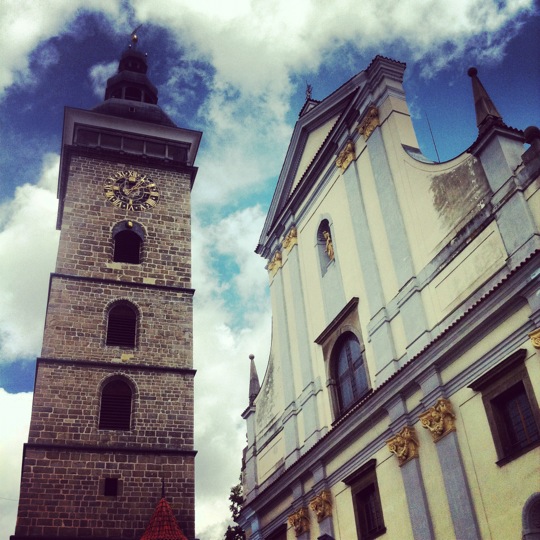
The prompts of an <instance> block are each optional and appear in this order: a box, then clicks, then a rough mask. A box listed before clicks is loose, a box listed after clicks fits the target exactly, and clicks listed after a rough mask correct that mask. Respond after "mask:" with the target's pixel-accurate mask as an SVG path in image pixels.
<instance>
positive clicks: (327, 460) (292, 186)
mask: <svg viewBox="0 0 540 540" xmlns="http://www.w3.org/2000/svg"><path fill="white" fill-rule="evenodd" d="M404 70H405V65H404V64H403V63H400V62H396V61H394V60H391V59H388V58H383V57H380V56H378V57H376V58H375V59H374V60H373V61H372V62H371V64H370V65H369V66H368V67H367V69H365V70H364V71H362V72H360V73H358V74H357V75H355V76H354V77H352V78H351V79H350V80H349V81H347V82H346V83H345V84H343V85H342V86H341V87H340V88H338V89H337V90H336V91H335V92H333V93H332V94H331V95H329V96H328V97H327V98H325V99H324V100H322V101H316V100H314V99H311V97H308V99H307V100H306V103H305V105H304V107H303V108H302V110H301V112H300V115H299V119H298V121H297V123H296V126H295V128H294V131H293V134H292V139H291V142H290V145H289V148H288V151H287V154H286V156H285V161H284V164H283V168H282V171H281V174H280V176H279V180H278V183H277V187H276V191H275V194H274V197H273V200H272V203H271V206H270V209H269V212H268V216H267V219H266V223H265V225H264V229H263V231H262V234H261V237H260V242H259V245H258V246H257V249H256V251H257V253H259V254H260V255H261V256H262V257H263V258H265V259H266V260H267V261H268V266H267V268H268V273H269V278H270V291H271V293H270V294H271V302H272V313H273V319H272V343H271V350H270V356H269V360H268V365H267V367H266V372H265V374H264V378H263V379H262V382H261V383H260V384H259V378H258V376H257V371H256V369H255V364H254V360H253V358H252V359H251V378H250V389H249V405H248V407H247V408H246V410H245V411H244V413H243V417H244V419H245V420H246V423H247V447H246V449H245V451H244V458H243V468H242V483H243V489H244V497H245V500H244V504H243V508H242V511H241V515H240V524H241V526H242V527H243V528H244V529H245V531H246V536H247V538H248V539H250V540H263V539H264V540H293V539H294V538H297V539H299V540H315V539H318V540H356V539H358V540H367V539H373V538H381V539H382V538H387V539H397V538H399V539H400V540H405V539H415V540H429V539H441V540H448V539H450V538H457V539H459V540H473V539H488V538H489V539H493V540H496V539H499V540H508V539H517V538H523V539H527V540H532V539H533V538H534V539H539V538H540V494H539V493H538V492H539V491H540V474H539V464H540V455H539V451H538V447H539V446H540V414H539V409H538V402H539V401H540V292H539V291H540V131H539V130H538V128H534V127H529V128H527V129H526V130H525V131H524V132H523V131H521V130H519V129H514V128H512V127H509V126H508V125H506V124H505V122H504V120H503V118H502V116H501V114H500V113H499V112H498V111H497V109H496V107H495V105H494V103H493V102H492V100H491V99H490V97H489V95H488V93H487V91H486V90H485V88H484V87H483V85H482V84H481V82H480V80H479V78H478V76H477V71H476V69H474V68H471V69H470V70H469V76H470V77H471V80H472V90H473V96H474V106H475V110H476V121H477V125H478V137H477V139H476V140H475V141H474V142H473V143H472V145H471V146H470V147H469V148H468V149H467V150H466V151H465V152H463V153H462V154H460V155H458V156H457V157H455V158H454V159H451V160H449V161H447V162H444V163H434V162H432V161H430V160H429V159H427V158H426V157H425V156H423V154H422V153H421V151H420V150H419V147H418V143H417V140H416V136H415V133H414V130H413V126H412V122H411V118H410V115H409V110H408V107H407V102H406V99H405V93H404V90H403V86H402V81H403V74H404ZM471 108H472V107H471ZM524 143H527V146H524Z"/></svg>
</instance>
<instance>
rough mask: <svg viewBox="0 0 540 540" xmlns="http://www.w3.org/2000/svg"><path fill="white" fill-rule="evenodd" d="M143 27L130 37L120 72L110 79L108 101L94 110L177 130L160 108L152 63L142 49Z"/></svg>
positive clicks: (106, 94) (122, 57)
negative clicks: (140, 40) (149, 75)
mask: <svg viewBox="0 0 540 540" xmlns="http://www.w3.org/2000/svg"><path fill="white" fill-rule="evenodd" d="M140 27H141V25H139V26H138V27H137V28H135V30H133V32H131V34H130V39H129V44H128V45H127V47H126V48H125V50H124V52H123V53H122V56H121V57H120V62H119V63H118V71H117V73H116V74H115V75H113V76H112V77H110V78H109V79H108V80H107V87H106V89H105V99H104V101H103V103H101V104H100V105H98V106H97V107H95V108H94V109H93V110H94V111H95V112H99V113H102V114H110V115H112V116H120V117H123V118H132V119H135V120H142V121H144V122H151V123H154V124H162V125H166V126H171V127H176V126H175V124H174V122H173V121H172V120H171V119H170V118H169V117H168V116H167V114H166V113H165V112H164V111H163V110H162V109H161V108H160V107H159V106H158V104H157V103H158V90H157V88H156V87H155V86H154V85H153V84H152V82H151V81H150V79H149V78H148V75H147V74H146V72H147V71H148V61H147V55H146V53H143V52H141V51H140V50H139V48H138V45H139V35H138V33H137V32H138V31H139V28H140Z"/></svg>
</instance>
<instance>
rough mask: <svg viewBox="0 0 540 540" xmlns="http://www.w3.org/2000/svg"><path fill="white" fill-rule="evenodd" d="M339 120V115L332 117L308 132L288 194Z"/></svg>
mask: <svg viewBox="0 0 540 540" xmlns="http://www.w3.org/2000/svg"><path fill="white" fill-rule="evenodd" d="M338 118H339V114H336V115H335V116H332V117H331V118H330V119H329V120H327V121H326V122H324V123H323V124H322V125H321V126H319V127H316V128H315V129H313V131H311V132H309V133H308V134H307V136H306V139H305V143H304V149H303V152H302V153H301V155H300V162H299V163H298V167H297V169H296V174H295V176H294V179H293V181H292V186H291V190H290V192H291V193H292V191H294V188H295V187H296V186H297V185H298V182H299V181H300V179H301V178H302V176H303V175H304V173H305V172H306V170H307V168H308V166H309V164H310V163H311V162H312V161H313V159H314V158H315V156H316V155H317V152H318V151H319V149H320V148H321V146H322V144H323V142H324V141H325V140H326V138H327V137H328V135H329V133H330V131H331V130H332V128H333V127H334V126H335V125H336V122H337V120H338Z"/></svg>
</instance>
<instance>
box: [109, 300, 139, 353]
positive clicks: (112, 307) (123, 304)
mask: <svg viewBox="0 0 540 540" xmlns="http://www.w3.org/2000/svg"><path fill="white" fill-rule="evenodd" d="M122 307H126V308H129V309H130V310H131V311H133V314H134V315H135V322H134V327H133V339H132V341H130V344H126V343H117V342H116V343H114V342H113V343H111V342H110V341H111V340H112V336H111V333H112V331H111V313H112V312H113V311H114V310H115V309H118V308H122ZM139 318H140V313H139V310H138V309H137V307H136V306H135V304H133V303H132V302H129V301H128V300H119V301H116V302H114V303H113V304H111V305H110V306H109V307H108V308H107V315H106V321H105V323H106V324H105V346H106V347H118V348H120V349H126V350H134V349H136V348H137V340H138V335H139ZM113 335H115V334H113Z"/></svg>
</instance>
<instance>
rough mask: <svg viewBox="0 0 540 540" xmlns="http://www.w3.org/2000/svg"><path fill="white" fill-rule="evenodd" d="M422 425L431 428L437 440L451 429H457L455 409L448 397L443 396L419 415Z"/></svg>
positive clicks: (434, 438)
mask: <svg viewBox="0 0 540 540" xmlns="http://www.w3.org/2000/svg"><path fill="white" fill-rule="evenodd" d="M419 418H420V422H421V423H422V427H425V428H426V429H429V431H430V433H431V436H432V437H433V441H434V442H437V441H438V440H440V439H442V438H443V437H444V436H445V435H447V434H448V433H450V432H451V431H456V425H455V419H456V415H455V414H454V409H453V408H452V404H451V403H450V401H448V400H447V399H444V398H441V399H439V400H438V401H437V403H435V405H434V406H433V407H430V408H429V409H428V410H427V411H426V412H425V413H423V414H421V415H420V416H419Z"/></svg>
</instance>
